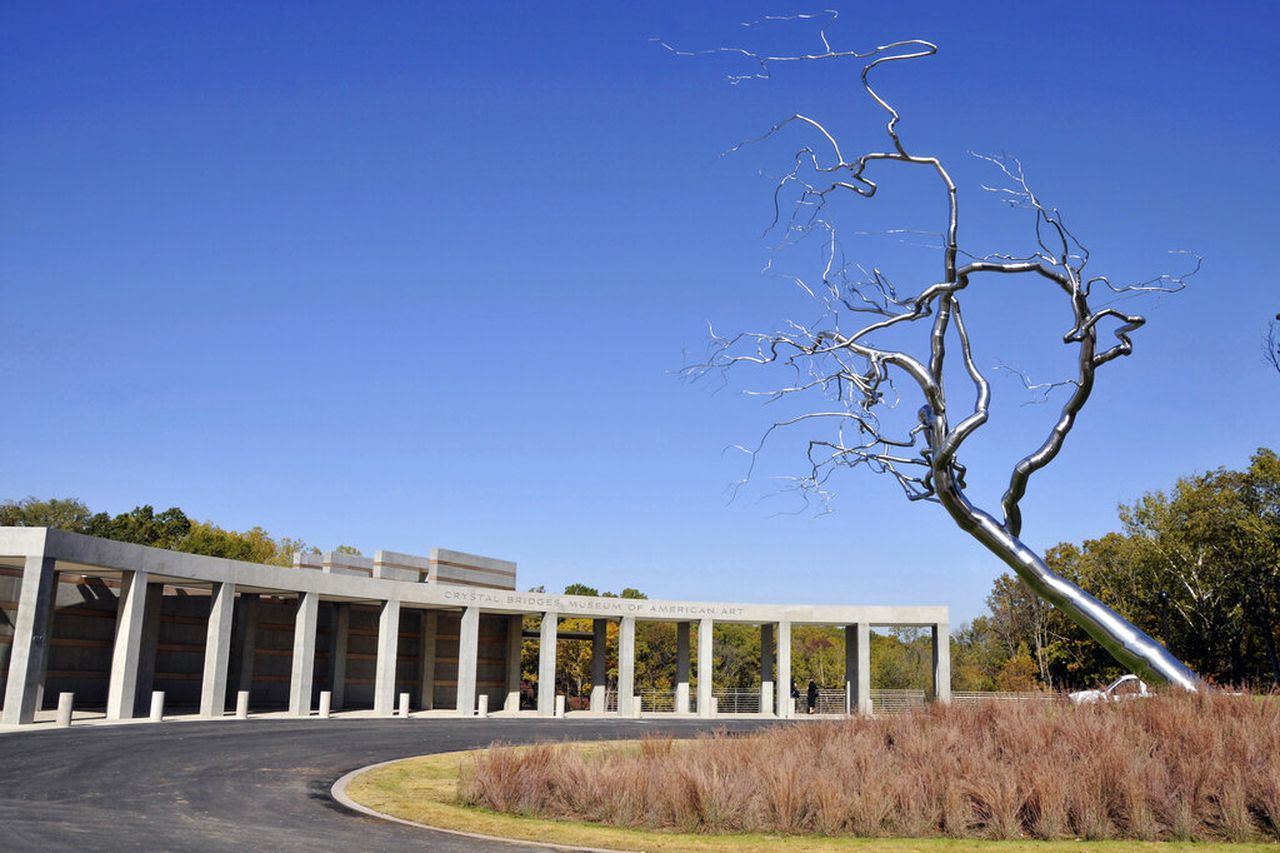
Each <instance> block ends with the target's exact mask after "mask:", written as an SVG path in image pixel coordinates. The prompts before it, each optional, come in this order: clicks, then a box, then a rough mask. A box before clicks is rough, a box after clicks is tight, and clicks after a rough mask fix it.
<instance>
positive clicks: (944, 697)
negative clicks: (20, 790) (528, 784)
mask: <svg viewBox="0 0 1280 853" xmlns="http://www.w3.org/2000/svg"><path fill="white" fill-rule="evenodd" d="M0 616H2V617H3V618H0V696H3V699H4V705H3V711H2V712H0V722H3V723H4V724H25V723H31V722H32V721H33V720H34V718H35V714H36V711H37V710H38V709H41V708H44V707H53V706H54V705H55V704H56V702H57V696H58V694H59V693H63V692H71V693H75V696H76V698H75V702H76V707H77V708H98V709H102V710H105V714H106V716H107V718H109V719H128V718H131V717H134V716H136V715H142V714H145V713H146V712H147V706H148V705H149V703H150V701H151V695H152V692H153V691H163V692H164V693H165V697H166V698H165V701H166V705H167V706H168V707H169V708H180V709H181V708H187V709H191V710H192V711H196V710H198V712H199V713H200V714H201V715H204V716H222V715H223V714H225V713H227V711H228V710H229V709H231V708H235V707H236V704H237V701H238V699H239V696H240V694H242V692H243V693H247V697H248V702H249V708H250V709H251V710H254V711H267V710H277V711H287V712H288V713H289V714H294V715H298V716H307V715H310V714H312V713H313V711H315V709H316V708H317V707H318V705H319V704H320V703H321V697H322V694H323V699H324V700H325V701H327V702H328V703H329V705H330V707H331V708H332V709H333V710H335V711H337V710H342V709H354V708H360V709H372V711H373V712H374V713H375V714H379V715H387V716H390V715H392V714H394V713H396V711H397V708H398V707H399V705H400V702H401V701H402V699H401V697H402V696H403V695H404V694H408V696H409V697H410V705H411V708H412V709H414V710H419V711H435V712H441V711H448V712H450V713H453V714H457V715H461V716H474V715H476V714H477V713H480V712H482V711H485V710H486V709H487V711H489V712H496V713H519V712H521V696H520V688H521V661H520V658H521V649H522V646H523V643H524V641H525V639H526V636H527V635H529V633H530V632H526V629H525V624H524V623H525V617H527V616H540V617H541V623H540V628H539V629H538V631H537V632H536V634H533V636H535V637H536V638H537V639H538V640H539V643H538V648H539V665H538V672H539V678H538V690H537V694H536V710H533V711H529V713H537V714H539V715H543V716H553V715H555V714H556V713H557V710H558V709H559V708H562V707H563V705H562V703H563V698H562V697H557V696H556V692H555V677H554V676H555V672H556V660H555V656H556V645H557V643H556V640H557V638H560V639H564V638H566V637H570V638H572V639H580V640H583V641H584V642H590V643H591V644H592V646H591V650H592V682H593V689H592V692H591V699H590V710H591V712H594V713H598V714H604V713H610V712H611V713H618V714H622V715H625V716H634V715H636V714H638V713H639V712H640V710H639V707H638V697H637V695H636V689H635V648H636V624H637V622H643V621H658V622H668V623H674V624H675V626H676V646H677V660H676V666H675V678H674V689H673V691H672V694H673V695H672V697H671V699H672V704H671V707H672V710H673V711H674V712H675V713H689V712H696V713H697V714H698V715H699V716H712V715H714V714H716V712H717V710H716V703H715V702H714V701H713V694H712V648H711V646H712V643H711V638H712V629H713V625H714V624H715V623H716V622H737V623H748V624H754V625H758V626H760V643H761V661H762V663H761V673H760V692H761V696H760V701H759V703H758V712H759V713H762V714H766V715H776V716H783V717H786V716H790V715H791V713H793V710H792V704H791V701H790V696H789V682H790V679H789V678H788V677H785V676H786V675H788V674H789V673H790V672H791V626H793V625H798V624H824V625H838V626H842V627H843V628H844V630H845V632H846V661H845V683H846V689H847V695H848V697H849V700H850V701H849V706H850V710H851V711H853V712H856V713H870V711H871V691H870V674H871V673H870V650H871V645H870V633H869V632H870V630H871V628H872V627H875V626H919V627H924V628H928V629H931V630H932V633H933V639H934V643H933V648H934V656H933V681H934V684H933V690H932V691H931V692H932V694H933V696H934V698H936V699H938V700H940V701H949V699H950V679H951V666H950V654H949V646H948V640H947V638H948V633H949V631H948V614H947V608H945V607H937V606H919V607H912V606H904V607H885V606H856V605H847V606H846V605H794V604H731V603H723V602H696V601H663V600H654V599H641V600H636V599H621V598H605V597H600V598H597V597H590V596H574V595H553V594H544V593H533V592H518V591H517V590H516V564H515V563H512V562H507V561H504V560H495V559H491V558H488V557H480V556H476V555H472V554H464V553H461V552H457V551H448V550H445V549H434V550H432V551H431V553H430V555H429V556H427V557H421V556H414V555H411V554H401V553H396V552H391V551H378V552H377V553H376V554H375V555H374V556H373V557H372V558H368V557H362V556H359V555H350V554H341V553H330V554H325V555H322V556H311V555H306V556H302V557H300V558H299V559H297V560H296V561H295V564H294V566H292V567H280V566H267V565H259V564H255V563H243V562H237V561H235V560H227V559H221V558H217V557H204V556H199V555H194V554H185V553H179V552H176V551H166V550H162V549H158V548H148V547H144V546H140V545H131V544H127V543H122V542H114V541H109V540H105V539H98V538H94V537H90V536H83V535H80V534H76V533H68V532H65V531H61V530H52V529H46V528H26V527H0ZM568 617H586V618H589V619H591V620H592V622H591V624H592V631H591V632H590V633H589V634H580V633H576V634H569V633H564V632H561V631H560V629H559V620H561V619H564V618H568ZM610 622H614V623H616V624H617V626H618V627H617V630H616V635H617V639H616V654H617V675H616V681H615V682H614V683H611V684H610V685H609V688H610V689H609V690H608V691H607V692H606V689H605V686H606V685H605V682H606V671H605V657H606V651H607V650H606V645H607V643H608V637H609V633H610V632H609V630H608V625H609V623H610ZM695 650H696V652H695ZM691 673H696V676H697V678H696V686H697V691H696V695H692V696H691V695H690V692H689V688H690V684H691V680H692V679H691ZM775 674H776V675H775ZM607 695H611V696H612V697H615V698H616V702H610V701H609V700H608V699H607ZM558 699H559V701H557V700H558ZM615 708H616V709H617V710H614V709H615Z"/></svg>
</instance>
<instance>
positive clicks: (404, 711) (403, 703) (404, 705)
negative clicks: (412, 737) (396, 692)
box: [400, 693, 409, 720]
mask: <svg viewBox="0 0 1280 853" xmlns="http://www.w3.org/2000/svg"><path fill="white" fill-rule="evenodd" d="M400 716H402V717H404V718H405V719H406V720H407V719H409V694H408V693H401V694H400Z"/></svg>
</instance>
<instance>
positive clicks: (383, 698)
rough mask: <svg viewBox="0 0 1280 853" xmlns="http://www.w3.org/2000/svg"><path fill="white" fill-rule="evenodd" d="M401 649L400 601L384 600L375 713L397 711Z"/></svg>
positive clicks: (379, 624) (380, 624)
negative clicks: (397, 665) (398, 660)
mask: <svg viewBox="0 0 1280 853" xmlns="http://www.w3.org/2000/svg"><path fill="white" fill-rule="evenodd" d="M399 650H400V601H399V600H398V599H394V598H393V599H390V600H388V601H384V602H382V609H381V612H380V613H379V615H378V662H377V665H376V667H375V668H374V681H373V713H374V714H375V715H376V716H379V717H390V716H392V715H394V714H395V712H396V705H395V703H396V653H397V652H398V651H399Z"/></svg>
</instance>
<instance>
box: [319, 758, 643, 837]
mask: <svg viewBox="0 0 1280 853" xmlns="http://www.w3.org/2000/svg"><path fill="white" fill-rule="evenodd" d="M435 754H438V753H435ZM417 757H418V756H412V755H410V756H405V757H404V758H393V759H391V760H390V761H379V762H378V763H377V764H369V765H366V766H364V767H357V768H356V769H355V770H352V771H351V772H350V773H347V774H346V775H344V776H342V778H340V779H338V781H336V782H334V783H333V787H332V788H330V789H329V794H330V796H332V797H333V799H334V800H335V801H336V802H338V803H339V804H341V805H342V806H344V807H346V808H348V809H351V810H352V811H354V812H359V813H360V814H363V815H368V816H369V817H376V818H378V819H380V820H387V821H391V822H392V823H399V824H404V825H405V826H413V827H417V828H418V829H428V830H431V831H432V832H444V833H447V834H449V835H456V836H458V837H459V838H471V839H475V840H476V841H498V842H501V843H503V844H524V845H527V846H530V847H540V848H542V849H544V850H572V851H583V853H619V848H614V847H575V846H573V845H568V844H554V843H552V842H550V841H530V840H528V839H525V838H507V837H504V836H501V835H484V834H483V833H479V832H464V831H462V830H460V829H446V828H444V827H442V826H431V825H429V824H425V823H418V822H417V821H415V820H405V819H404V818H402V817H395V816H394V815H389V814H386V813H384V812H380V811H377V810H376V809H371V808H369V807H368V806H366V805H361V804H360V803H357V802H356V801H355V800H353V799H351V797H349V796H347V786H348V785H350V784H351V781H352V780H353V779H355V778H356V777H357V776H359V775H360V774H362V773H365V772H367V771H369V770H376V769H377V768H379V767H386V766H387V765H388V764H396V763H398V762H401V761H405V760H406V759H408V758H417ZM624 853H625V851H624Z"/></svg>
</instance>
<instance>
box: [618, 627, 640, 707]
mask: <svg viewBox="0 0 1280 853" xmlns="http://www.w3.org/2000/svg"><path fill="white" fill-rule="evenodd" d="M635 684H636V617H634V616H623V617H622V621H621V622H620V623H619V624H618V713H619V714H620V715H622V716H624V717H626V716H629V715H631V713H632V708H633V705H632V703H633V700H634V699H635Z"/></svg>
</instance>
